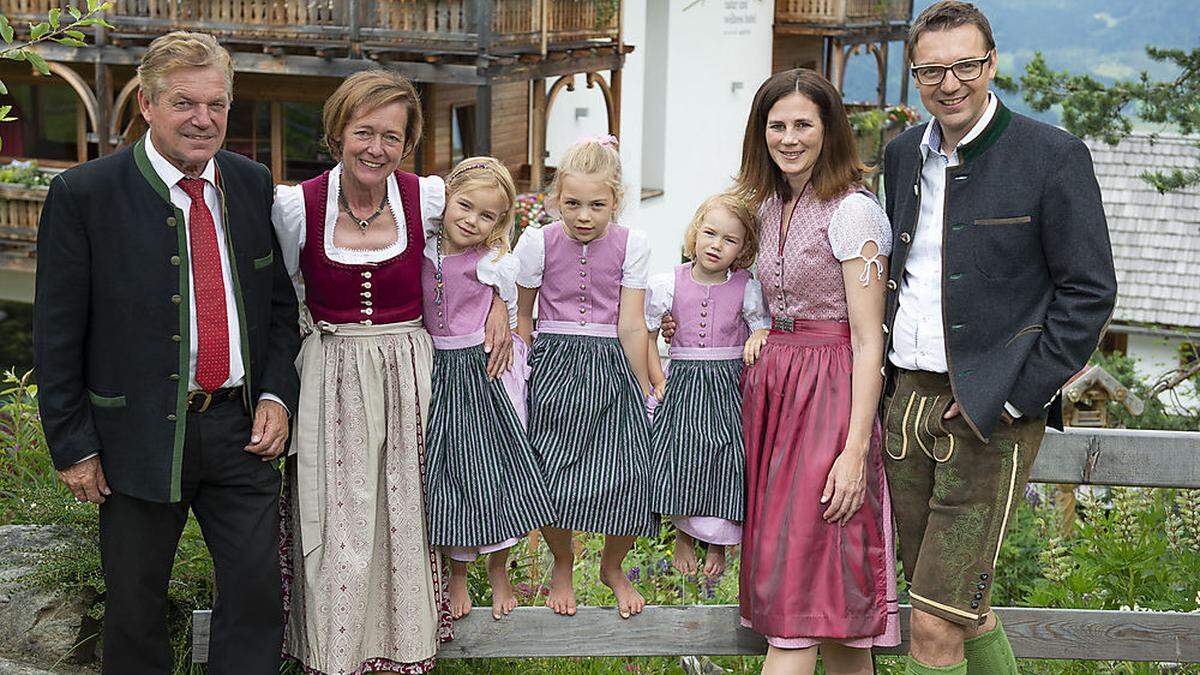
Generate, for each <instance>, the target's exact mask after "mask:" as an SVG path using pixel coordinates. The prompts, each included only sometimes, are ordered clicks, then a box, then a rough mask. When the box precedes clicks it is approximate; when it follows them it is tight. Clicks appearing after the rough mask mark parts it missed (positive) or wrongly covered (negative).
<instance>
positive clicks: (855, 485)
mask: <svg viewBox="0 0 1200 675" xmlns="http://www.w3.org/2000/svg"><path fill="white" fill-rule="evenodd" d="M866 459H867V455H866V453H865V452H860V451H857V450H849V449H847V450H843V451H842V452H841V454H839V455H838V458H837V460H835V461H834V463H833V467H831V468H830V469H829V475H828V476H827V477H826V478H825V490H824V492H822V493H821V503H822V504H828V505H829V508H827V509H825V513H823V514H821V517H822V518H824V519H825V522H827V523H837V524H838V525H845V524H846V523H848V522H850V519H851V518H852V517H854V514H855V513H858V510H859V509H860V508H862V505H863V501H864V500H865V499H866V495H867V482H866V475H867V461H866Z"/></svg>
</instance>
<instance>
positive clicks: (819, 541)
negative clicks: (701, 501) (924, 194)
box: [737, 70, 900, 673]
mask: <svg viewBox="0 0 1200 675" xmlns="http://www.w3.org/2000/svg"><path fill="white" fill-rule="evenodd" d="M865 171H866V168H865V167H864V166H863V164H862V163H861V162H860V161H859V159H858V157H857V150H856V144H855V140H854V136H853V134H852V132H851V129H850V124H849V121H848V119H847V117H846V112H845V109H844V108H843V107H842V103H841V97H840V95H839V94H838V92H837V91H836V90H835V89H834V88H833V86H832V85H831V84H829V82H828V81H826V80H825V79H824V78H822V77H821V76H820V75H817V74H816V73H814V72H812V71H809V70H791V71H787V72H783V73H778V74H776V75H774V76H772V77H771V78H770V79H768V80H767V81H766V82H764V83H763V85H762V86H761V87H760V88H759V90H758V93H757V94H756V95H755V98H754V106H753V109H752V110H751V112H750V117H749V120H748V121H747V124H746V135H745V140H744V142H743V148H742V166H741V170H740V172H739V174H738V178H737V183H738V188H739V191H740V193H741V194H742V195H743V196H744V197H745V198H746V199H747V200H748V201H749V202H750V203H751V204H752V205H753V206H755V207H757V208H758V213H759V217H760V227H761V245H760V247H759V253H758V259H757V269H758V276H759V280H760V281H761V283H762V287H763V293H764V295H765V299H766V302H767V307H768V309H769V311H770V313H771V316H772V328H771V332H770V334H769V335H768V336H767V339H766V343H765V345H764V346H762V349H761V352H760V353H759V354H758V355H757V358H756V360H755V362H754V364H753V365H752V366H751V367H749V368H747V369H746V370H745V372H744V373H743V375H742V418H743V424H744V433H745V439H746V489H747V495H746V498H747V499H746V521H745V524H744V534H743V539H742V541H743V550H742V563H741V579H740V584H741V592H740V601H741V619H742V623H743V625H746V626H749V627H750V628H753V629H754V630H755V631H756V632H758V633H761V634H763V635H764V636H766V637H767V642H768V644H769V646H770V649H769V651H768V654H767V660H766V664H765V665H764V669H763V672H764V673H774V672H780V673H782V672H787V673H812V672H813V670H814V669H815V667H816V660H817V653H818V650H819V651H820V654H821V656H822V658H823V660H824V663H825V672H827V673H871V672H872V659H871V647H873V646H893V645H896V644H899V641H900V636H899V623H898V614H897V605H896V574H895V556H894V553H893V535H892V523H891V510H890V504H889V499H888V491H887V484H886V482H885V477H884V471H883V460H882V456H881V434H880V428H879V421H878V414H877V410H878V405H879V397H880V393H881V389H882V385H883V378H882V377H881V376H880V368H881V367H882V366H883V349H884V336H883V332H882V328H881V326H882V324H883V314H884V302H885V290H884V284H885V282H886V279H887V274H886V267H887V257H886V256H887V255H888V254H889V253H890V252H891V226H890V225H889V224H888V220H887V216H886V215H885V214H884V212H883V210H882V209H881V208H880V207H879V205H878V203H877V202H876V201H875V198H874V197H873V196H872V195H871V194H870V193H869V192H867V191H866V190H865V189H864V188H862V187H861V185H860V181H861V179H862V177H863V174H864V172H865Z"/></svg>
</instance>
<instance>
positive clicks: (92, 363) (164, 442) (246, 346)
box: [33, 139, 300, 502]
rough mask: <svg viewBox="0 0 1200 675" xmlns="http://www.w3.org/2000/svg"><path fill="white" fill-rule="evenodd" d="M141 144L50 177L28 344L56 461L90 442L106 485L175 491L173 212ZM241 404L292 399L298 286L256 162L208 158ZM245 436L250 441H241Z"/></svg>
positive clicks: (177, 403)
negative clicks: (235, 333) (240, 367)
mask: <svg viewBox="0 0 1200 675" xmlns="http://www.w3.org/2000/svg"><path fill="white" fill-rule="evenodd" d="M144 143H145V140H144V139H143V140H141V141H138V143H137V144H135V145H134V146H132V147H129V148H126V149H124V150H122V151H120V152H117V153H115V154H112V155H109V156H107V157H102V158H100V159H97V160H93V161H90V162H87V163H85V164H81V165H79V166H77V167H74V168H72V169H70V170H68V171H65V172H63V173H62V174H60V175H59V176H57V177H56V178H55V179H54V181H53V182H52V183H51V184H50V192H49V194H48V195H47V197H46V203H45V205H44V206H43V208H42V216H41V220H40V222H39V224H38V241H37V256H38V264H37V286H36V291H35V298H34V321H33V341H34V354H35V359H36V369H37V380H38V404H39V408H40V410H41V418H42V426H43V428H44V429H45V432H46V442H47V444H48V445H49V447H50V454H51V455H52V457H53V459H54V465H55V467H56V468H58V469H60V470H61V469H64V468H66V467H68V466H71V465H72V464H74V463H75V462H77V461H79V460H80V459H82V458H84V457H86V456H88V455H90V454H92V453H95V452H99V454H100V460H101V464H102V466H103V467H104V473H105V477H106V479H107V480H108V484H109V486H110V487H112V489H113V490H115V491H117V492H120V493H122V494H126V495H130V496H133V497H138V498H140V499H146V500H151V501H157V502H169V501H179V500H180V499H181V489H180V475H181V469H182V460H183V439H184V425H185V424H186V422H187V412H186V408H185V405H186V401H185V399H186V395H187V387H188V377H189V372H188V368H189V363H188V360H189V350H190V346H189V345H190V336H189V335H188V331H189V326H188V324H189V317H188V302H187V299H188V297H189V292H188V283H189V282H188V255H187V245H186V239H185V232H184V218H183V212H182V211H180V210H179V209H177V208H175V207H174V206H173V205H172V204H171V201H170V197H169V195H168V192H167V187H166V185H164V184H163V182H162V181H161V180H160V179H159V178H158V175H157V174H156V173H155V172H154V170H153V169H152V168H151V166H150V162H149V160H148V159H147V157H146V153H145V149H144V145H143V144H144ZM216 162H217V173H218V176H219V181H218V182H219V186H218V187H219V188H220V190H219V191H220V193H221V199H222V216H223V220H224V224H225V232H226V241H225V245H226V246H227V247H228V252H229V260H230V261H231V263H232V266H233V269H232V270H231V271H232V275H231V276H232V277H233V284H234V297H235V298H236V300H237V310H238V319H239V324H240V326H241V344H242V360H243V363H244V365H245V370H246V379H245V383H246V385H247V397H246V398H247V400H246V401H244V404H245V405H246V406H247V408H248V409H251V403H252V402H253V401H257V400H258V396H259V394H260V393H261V392H263V391H267V392H270V393H272V394H274V395H275V396H278V397H279V398H280V399H282V400H283V402H284V404H285V405H287V406H288V409H289V410H293V411H294V410H296V409H297V398H298V396H299V391H300V382H299V378H298V376H297V374H296V368H295V365H294V363H295V357H296V353H297V352H298V351H299V348H300V337H299V333H298V329H297V325H298V324H297V313H296V312H297V306H296V296H295V292H294V291H293V289H292V285H291V282H290V281H289V279H288V276H287V272H286V271H285V270H284V266H283V258H282V255H281V253H280V250H279V243H278V241H277V240H276V239H275V234H274V230H273V228H272V227H271V200H272V187H273V186H272V181H271V175H270V173H269V172H268V171H267V169H266V167H264V166H262V165H261V164H258V163H256V162H253V161H251V160H249V159H246V158H244V157H242V156H240V155H237V154H234V153H231V152H226V151H220V152H218V153H217V156H216ZM247 442H249V439H247Z"/></svg>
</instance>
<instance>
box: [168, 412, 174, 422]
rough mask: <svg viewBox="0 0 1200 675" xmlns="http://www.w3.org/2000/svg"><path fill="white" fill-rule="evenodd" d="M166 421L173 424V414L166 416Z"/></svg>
mask: <svg viewBox="0 0 1200 675" xmlns="http://www.w3.org/2000/svg"><path fill="white" fill-rule="evenodd" d="M167 420H168V421H171V422H174V421H175V413H171V414H170V415H167Z"/></svg>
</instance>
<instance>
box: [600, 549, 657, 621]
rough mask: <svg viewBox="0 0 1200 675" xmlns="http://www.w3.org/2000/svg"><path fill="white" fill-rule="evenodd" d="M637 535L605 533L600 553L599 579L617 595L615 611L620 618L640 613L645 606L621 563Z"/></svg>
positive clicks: (643, 599) (644, 600) (643, 600)
mask: <svg viewBox="0 0 1200 675" xmlns="http://www.w3.org/2000/svg"><path fill="white" fill-rule="evenodd" d="M635 539H637V537H614V536H610V535H605V537H604V550H603V551H602V552H601V553H600V581H603V582H604V585H605V586H608V587H609V588H611V589H612V592H613V594H614V595H616V596H617V611H618V612H619V613H620V614H621V618H622V619H628V618H629V617H631V616H633V615H634V614H641V613H642V609H643V608H644V607H645V606H646V599H645V598H643V597H642V594H641V593H638V591H637V589H636V588H634V587H633V584H632V583H630V581H629V578H628V577H626V576H625V570H624V569H622V567H621V563H623V562H624V561H625V556H626V554H628V553H629V549H631V548H633V542H634V540H635Z"/></svg>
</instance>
